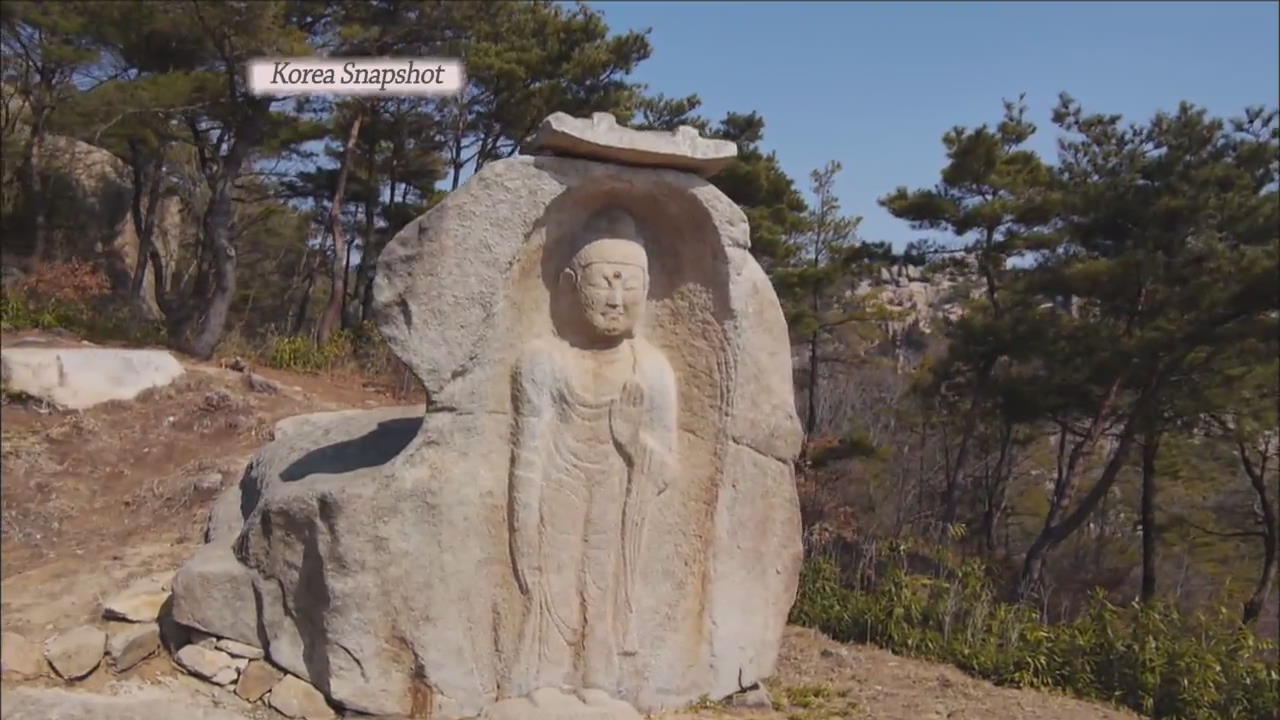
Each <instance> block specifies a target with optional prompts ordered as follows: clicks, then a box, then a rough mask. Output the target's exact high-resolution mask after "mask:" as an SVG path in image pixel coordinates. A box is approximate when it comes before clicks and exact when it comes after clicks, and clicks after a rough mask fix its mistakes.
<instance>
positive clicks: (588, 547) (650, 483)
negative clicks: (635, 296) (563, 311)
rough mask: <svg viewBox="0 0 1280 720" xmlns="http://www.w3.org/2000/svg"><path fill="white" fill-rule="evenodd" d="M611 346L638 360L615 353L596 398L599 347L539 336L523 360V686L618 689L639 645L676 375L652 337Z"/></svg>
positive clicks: (519, 535)
mask: <svg viewBox="0 0 1280 720" xmlns="http://www.w3.org/2000/svg"><path fill="white" fill-rule="evenodd" d="M609 352H620V353H626V354H627V355H629V359H628V358H626V357H618V356H614V358H613V359H614V361H615V362H617V363H618V365H617V366H616V367H615V368H614V370H615V372H612V373H609V372H605V373H603V375H604V376H605V379H604V380H603V381H601V382H600V383H599V385H600V389H599V390H598V392H599V394H595V395H593V394H592V393H590V392H589V391H587V390H585V389H584V388H583V387H582V385H584V384H585V382H583V377H585V375H586V373H588V372H591V371H592V367H591V365H592V363H598V362H600V360H599V356H598V355H595V354H593V353H591V352H587V351H583V350H579V349H577V348H574V347H572V346H569V345H568V344H566V343H563V342H561V341H559V340H555V341H542V342H537V343H534V344H532V345H531V346H530V347H528V348H527V349H526V352H525V353H524V355H523V357H522V358H521V360H520V362H519V363H518V365H517V368H516V373H515V377H514V383H515V384H514V388H513V395H514V397H513V401H514V404H515V414H516V426H515V432H514V438H513V440H514V448H513V454H512V465H511V478H510V480H511V503H512V506H511V512H512V515H511V520H512V533H513V535H512V542H513V548H512V555H513V560H514V561H515V562H516V564H517V576H518V577H520V576H521V575H523V579H524V582H525V585H526V587H525V588H523V589H524V590H525V600H526V610H525V615H524V624H523V627H522V634H521V637H520V641H519V649H518V651H517V654H516V657H514V658H512V660H513V661H514V663H513V667H512V668H511V673H512V679H513V680H514V682H515V685H516V686H517V687H516V688H513V689H516V690H517V692H528V691H531V690H534V689H537V688H540V687H562V686H570V687H584V688H599V689H602V690H606V691H608V692H617V690H618V680H619V678H618V665H619V656H620V655H623V654H627V653H632V652H635V650H636V647H635V641H636V633H635V631H636V628H635V627H634V624H633V623H632V617H633V614H634V609H635V604H634V602H633V601H634V600H635V592H636V590H637V588H636V582H637V580H638V578H637V577H636V569H637V565H638V560H639V555H640V553H641V551H642V545H643V542H644V540H645V538H644V524H645V518H646V517H647V515H648V512H649V510H650V509H651V506H652V503H653V500H654V499H655V498H656V497H657V496H658V495H659V494H660V493H661V492H662V491H663V490H664V489H665V487H666V484H667V482H669V479H670V474H671V470H672V468H673V460H674V454H675V448H676V412H677V406H676V384H675V377H674V374H673V373H672V370H671V366H670V364H669V363H668V362H667V360H666V358H665V357H663V355H662V354H661V352H659V351H658V350H657V349H656V348H654V347H653V346H652V345H650V344H649V343H647V342H645V341H643V340H639V339H634V340H627V341H625V343H624V344H623V345H622V346H620V347H619V348H616V349H615V350H612V351H609ZM628 383H633V384H635V385H638V386H639V389H640V391H641V392H640V401H639V405H640V407H639V411H638V413H637V417H638V420H639V423H638V424H639V433H638V442H637V443H636V450H635V453H634V457H633V458H631V461H630V462H628V460H627V459H626V458H625V456H624V453H623V452H622V451H621V449H620V447H619V442H620V440H619V438H617V437H615V432H614V425H613V423H611V414H614V413H617V412H618V408H617V405H618V404H619V402H620V401H622V400H623V398H622V396H623V390H624V388H625V387H626V385H627V384H628ZM530 523H536V528H535V527H534V526H533V525H530ZM528 543H534V544H535V547H533V548H529V547H525V545H526V544H528ZM521 557H523V558H526V560H525V563H524V564H526V565H529V567H520V565H521V561H520V558H521Z"/></svg>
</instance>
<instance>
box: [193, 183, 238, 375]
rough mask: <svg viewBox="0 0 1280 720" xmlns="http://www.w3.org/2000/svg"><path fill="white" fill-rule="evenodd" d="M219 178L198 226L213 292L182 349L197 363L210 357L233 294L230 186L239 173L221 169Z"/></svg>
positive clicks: (233, 274) (224, 324) (234, 270)
mask: <svg viewBox="0 0 1280 720" xmlns="http://www.w3.org/2000/svg"><path fill="white" fill-rule="evenodd" d="M219 174H220V175H221V177H220V178H219V179H218V180H217V182H216V183H215V187H214V192H213V196H212V197H211V198H210V200H209V207H208V209H207V210H205V213H204V220H203V222H202V223H201V233H202V234H203V235H204V236H205V238H206V241H207V243H208V246H209V250H210V255H211V257H210V263H209V264H210V267H209V269H208V270H207V272H210V273H211V274H212V275H213V288H212V293H211V294H210V297H209V300H208V304H207V305H206V306H205V311H204V313H203V315H204V317H203V318H202V319H201V320H200V322H199V329H198V330H197V332H196V336H195V337H194V338H192V339H191V340H190V341H189V342H187V343H186V348H185V349H186V350H187V352H189V353H191V354H192V355H194V356H195V357H197V358H200V359H201V360H208V359H209V358H211V357H213V351H214V348H216V347H217V345H218V341H219V340H221V339H222V331H223V328H225V327H226V323H227V314H228V313H229V311H230V309H231V301H232V299H233V298H234V297H235V292H236V249H235V247H234V246H232V244H231V233H230V230H231V228H230V225H231V182H232V178H233V177H235V175H238V174H239V170H238V168H237V169H236V171H235V173H234V174H233V173H231V172H229V171H228V170H227V169H225V167H224V170H223V171H222V172H221V173H219Z"/></svg>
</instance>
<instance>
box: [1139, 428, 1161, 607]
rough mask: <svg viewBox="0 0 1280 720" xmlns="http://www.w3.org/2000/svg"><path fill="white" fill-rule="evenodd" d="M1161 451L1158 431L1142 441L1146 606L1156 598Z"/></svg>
mask: <svg viewBox="0 0 1280 720" xmlns="http://www.w3.org/2000/svg"><path fill="white" fill-rule="evenodd" d="M1159 449H1160V434H1159V432H1158V431H1148V432H1147V433H1146V434H1145V435H1144V437H1143V439H1142V594H1141V596H1140V599H1141V601H1142V603H1143V604H1144V605H1148V604H1150V603H1151V602H1152V601H1153V600H1155V597H1156V542H1157V538H1156V454H1157V453H1158V452H1159Z"/></svg>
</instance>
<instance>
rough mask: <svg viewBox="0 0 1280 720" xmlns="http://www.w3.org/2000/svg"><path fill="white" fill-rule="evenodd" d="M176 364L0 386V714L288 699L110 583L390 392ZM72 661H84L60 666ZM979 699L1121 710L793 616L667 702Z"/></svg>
mask: <svg viewBox="0 0 1280 720" xmlns="http://www.w3.org/2000/svg"><path fill="white" fill-rule="evenodd" d="M4 344H5V346H6V347H10V348H12V347H14V346H22V345H25V346H28V347H50V346H57V345H66V346H74V347H80V346H81V345H80V344H79V343H78V341H75V340H74V339H70V338H57V337H48V336H39V335H31V334H27V335H23V336H16V337H5V338H4ZM182 364H183V367H184V370H185V372H184V373H183V375H182V376H181V377H180V378H179V379H177V380H176V381H174V382H172V383H171V384H169V385H167V386H165V387H161V388H156V389H153V390H148V391H145V392H143V393H142V394H140V395H138V397H137V398H136V399H133V400H128V401H125V400H114V401H110V402H106V403H102V404H98V405H94V406H92V407H88V408H86V409H83V410H80V411H66V410H59V409H58V408H56V407H53V406H51V405H49V404H48V403H42V402H39V401H34V400H32V399H30V398H20V397H19V398H15V397H8V396H7V399H6V402H5V404H4V405H3V407H0V419H2V420H3V448H4V451H3V460H2V462H3V476H4V483H3V486H0V489H2V491H3V507H4V516H3V524H2V525H0V540H2V543H3V548H2V549H3V559H4V563H3V584H2V590H3V592H0V602H2V609H3V612H2V613H0V618H2V624H3V628H2V629H3V631H4V637H3V641H2V643H3V647H2V648H0V657H2V658H3V668H4V670H3V679H2V680H0V690H2V691H3V700H2V701H0V708H2V709H0V717H2V718H4V720H35V719H36V718H41V719H45V718H50V717H58V718H64V719H75V720H81V719H83V720H88V719H89V718H95V719H96V718H106V719H109V720H110V719H117V718H118V719H123V718H137V719H145V720H160V719H161V718H165V719H168V718H177V717H184V718H188V717H189V718H204V719H205V720H245V719H246V718H257V719H260V720H266V719H267V718H281V717H286V715H282V714H281V713H280V711H278V710H276V709H273V707H272V706H271V705H269V704H263V703H251V702H248V701H246V700H245V699H243V697H241V696H240V695H237V694H236V693H235V692H232V690H231V689H224V688H221V687H218V686H216V685H213V684H209V683H206V682H203V681H200V680H197V679H196V678H193V677H191V676H190V675H188V674H186V673H184V672H182V671H181V670H180V669H179V668H178V667H177V666H176V665H175V664H174V661H173V660H172V659H171V656H170V655H169V654H167V653H165V652H163V651H159V650H158V648H157V643H158V639H157V638H158V637H159V635H158V634H157V635H155V636H154V637H153V638H152V639H150V640H149V641H148V639H147V638H146V637H144V636H145V632H143V630H144V628H141V626H139V625H137V624H136V623H131V622H128V621H127V620H126V618H125V617H124V616H123V615H122V612H123V611H122V610H121V609H120V608H121V607H122V603H121V601H120V598H122V597H123V596H125V595H129V594H130V593H133V592H134V591H136V590H137V589H138V588H140V587H143V586H146V588H144V589H147V588H150V590H148V591H147V593H143V595H145V596H148V597H149V596H151V595H155V594H156V593H160V594H161V596H163V593H165V592H167V591H166V590H164V588H166V587H167V580H168V578H169V577H170V576H171V575H172V572H173V571H174V569H176V568H177V567H178V565H179V564H180V563H181V562H183V561H184V560H185V559H186V558H187V557H188V556H189V555H190V554H191V553H192V551H193V550H194V549H195V548H196V547H198V546H199V544H200V543H201V542H202V540H203V538H204V531H205V523H206V517H207V516H208V514H209V511H210V506H211V504H212V502H213V499H214V498H215V497H216V496H217V494H218V492H219V490H220V489H221V488H223V487H226V486H227V485H228V484H230V483H234V482H236V481H237V480H238V479H239V477H240V475H241V473H242V471H243V468H244V467H245V464H246V463H247V461H248V458H249V457H250V455H251V454H252V452H253V450H254V448H255V447H257V446H258V445H260V444H261V443H262V442H263V441H264V440H265V439H267V438H268V437H270V436H271V432H272V430H271V429H272V425H273V424H274V423H275V421H277V420H279V419H281V418H283V417H286V416H289V415H294V414H298V413H303V412H315V411H323V410H333V409H339V408H352V407H374V406H382V405H391V404H395V401H394V400H393V399H392V398H390V397H389V396H387V395H385V394H382V393H380V392H377V391H374V390H371V389H368V388H365V387H363V386H362V385H361V383H360V381H359V379H358V378H354V377H353V378H339V377H333V378H330V377H318V376H310V375H298V374H292V373H284V372H275V371H269V370H259V369H248V370H249V372H245V371H246V370H247V369H246V368H244V367H242V366H239V365H238V364H236V363H231V364H230V365H231V367H223V366H221V365H219V364H205V363H196V362H191V361H188V360H182ZM251 378H257V381H254V380H252V379H251ZM153 586H154V587H153ZM153 591H154V592H153ZM139 592H140V591H139ZM125 604H126V605H128V603H125ZM135 604H136V603H135ZM143 604H146V603H143ZM107 608H112V609H111V610H107ZM152 616H154V608H152ZM135 636H137V637H135ZM86 638H87V639H88V642H89V645H85V641H86ZM104 642H105V646H104ZM147 642H150V643H151V644H150V645H147V644H146V643H147ZM93 643H97V644H96V646H93ZM130 643H133V644H130ZM128 653H133V656H129V655H128ZM72 665H75V667H76V668H78V669H74V670H68V668H71V667H72ZM62 675H69V676H75V677H77V678H78V679H76V680H74V681H67V680H64V679H63V678H62ZM989 716H997V717H1003V718H1010V719H1011V720H1012V719H1017V718H1026V719H1027V720H1030V719H1031V718H1037V719H1041V720H1085V719H1086V718H1088V719H1090V720H1092V719H1103V720H1105V719H1107V718H1115V719H1120V718H1128V717H1133V716H1131V715H1129V714H1126V713H1123V712H1119V711H1116V710H1112V709H1109V708H1104V707H1100V706H1097V705H1093V704H1089V703H1085V702H1081V701H1076V700H1071V699H1066V698H1061V697H1057V696H1052V695H1046V694H1042V693H1037V692H1032V691H1024V690H1012V689H1003V688H998V687H995V686H992V685H991V684H989V683H986V682H982V681H979V680H975V679H972V678H969V677H967V676H965V675H964V674H962V673H960V672H958V671H957V670H955V669H953V668H949V667H945V666H939V665H935V664H931V663H926V662H920V661H916V660H911V659H907V658H902V657H897V656H895V655H893V654H891V653H888V652H885V651H882V650H879V649H876V648H871V647H865V646H856V645H842V644H839V643H836V642H833V641H831V640H829V639H827V638H825V637H823V636H821V635H820V634H818V633H815V632H813V631H810V630H805V629H801V628H794V629H791V630H789V631H788V633H787V636H786V641H785V646H784V648H783V653H782V656H781V659H780V664H779V667H778V671H777V673H776V675H775V677H774V678H772V679H771V680H770V681H769V683H768V686H767V689H765V690H755V691H751V692H746V693H743V694H741V695H739V696H736V697H735V698H733V699H732V700H730V701H728V702H723V703H713V702H705V703H700V704H698V705H697V706H696V707H692V708H688V709H686V710H683V711H680V712H674V713H668V714H665V715H663V716H661V717H664V718H667V720H677V719H679V720H694V719H697V720H714V719H719V718H769V719H771V720H784V719H787V720H819V719H828V718H849V719H853V718H875V719H878V720H924V719H934V718H936V719H938V720H942V719H943V718H950V719H955V718H985V717H989ZM307 717H310V715H307Z"/></svg>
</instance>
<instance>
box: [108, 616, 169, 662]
mask: <svg viewBox="0 0 1280 720" xmlns="http://www.w3.org/2000/svg"><path fill="white" fill-rule="evenodd" d="M159 649H160V626H159V625H156V624H155V623H147V624H145V625H133V626H129V627H126V628H123V629H121V630H117V631H116V632H115V633H113V634H112V635H111V637H110V639H109V640H107V656H108V657H109V658H111V668H112V669H113V670H115V671H116V672H124V671H125V670H128V669H129V668H131V667H133V666H134V665H137V664H138V663H140V662H142V661H143V660H146V659H147V658H148V657H151V655H153V654H154V653H155V652H156V651H157V650H159Z"/></svg>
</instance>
